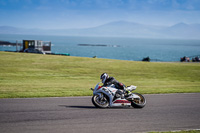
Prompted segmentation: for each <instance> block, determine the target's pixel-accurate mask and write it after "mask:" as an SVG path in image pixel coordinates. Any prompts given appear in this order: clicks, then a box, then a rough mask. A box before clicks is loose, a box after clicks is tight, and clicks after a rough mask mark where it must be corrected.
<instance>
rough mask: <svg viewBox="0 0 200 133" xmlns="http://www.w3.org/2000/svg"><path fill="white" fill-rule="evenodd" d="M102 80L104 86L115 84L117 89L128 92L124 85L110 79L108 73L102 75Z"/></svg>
mask: <svg viewBox="0 0 200 133" xmlns="http://www.w3.org/2000/svg"><path fill="white" fill-rule="evenodd" d="M100 79H101V81H102V83H103V86H108V85H111V84H114V85H115V87H116V88H117V89H120V90H122V91H126V90H125V85H124V84H122V83H120V82H118V81H117V80H116V79H115V78H114V77H109V75H108V74H107V73H103V74H101V76H100ZM128 93H129V92H128Z"/></svg>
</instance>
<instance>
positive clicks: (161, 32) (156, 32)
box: [0, 21, 200, 39]
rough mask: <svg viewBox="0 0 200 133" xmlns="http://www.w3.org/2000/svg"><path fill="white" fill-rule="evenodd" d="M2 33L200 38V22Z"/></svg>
mask: <svg viewBox="0 0 200 133" xmlns="http://www.w3.org/2000/svg"><path fill="white" fill-rule="evenodd" d="M0 34H30V35H32V34H34V35H69V36H112V37H145V38H184V39H199V38H200V24H185V23H178V24H175V25H173V26H169V27H167V26H156V25H144V24H139V23H134V22H127V21H116V22H111V23H107V24H104V25H100V26H97V27H91V28H84V29H49V30H44V29H25V28H17V27H11V26H0Z"/></svg>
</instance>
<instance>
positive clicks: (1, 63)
mask: <svg viewBox="0 0 200 133" xmlns="http://www.w3.org/2000/svg"><path fill="white" fill-rule="evenodd" d="M103 72H107V73H108V74H109V75H110V76H113V77H115V78H116V79H117V80H118V81H120V82H123V83H124V84H125V85H131V84H133V85H136V86H138V88H137V90H136V91H137V92H139V93H142V94H152V93H154V94H155V93H193V92H200V63H179V62H177V63H161V62H136V61H123V60H111V59H98V58H95V59H94V58H84V57H71V56H55V55H40V54H27V53H11V52H0V98H24V97H64V96H89V95H92V91H90V89H89V88H91V87H94V86H95V85H96V83H97V82H99V81H100V80H99V77H100V75H101V74H102V73H103Z"/></svg>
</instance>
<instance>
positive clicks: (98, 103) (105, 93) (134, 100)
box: [91, 82, 146, 108]
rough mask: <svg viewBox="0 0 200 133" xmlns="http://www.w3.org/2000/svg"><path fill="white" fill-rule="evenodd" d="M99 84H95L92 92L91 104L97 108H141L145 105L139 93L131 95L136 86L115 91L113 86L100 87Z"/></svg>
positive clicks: (144, 100)
mask: <svg viewBox="0 0 200 133" xmlns="http://www.w3.org/2000/svg"><path fill="white" fill-rule="evenodd" d="M100 83H101V82H99V83H97V85H96V86H95V88H94V89H93V88H91V90H92V91H93V97H92V103H93V104H94V106H95V107H97V108H108V107H124V106H128V107H131V106H132V107H134V108H143V107H144V106H145V105H146V99H145V98H144V96H143V95H141V94H139V93H133V91H134V90H135V89H136V88H137V86H134V85H131V86H127V87H126V88H125V90H126V91H129V92H130V93H127V92H125V91H124V90H120V89H117V88H116V87H115V85H114V84H112V85H110V86H106V87H105V86H100V85H99V84H100Z"/></svg>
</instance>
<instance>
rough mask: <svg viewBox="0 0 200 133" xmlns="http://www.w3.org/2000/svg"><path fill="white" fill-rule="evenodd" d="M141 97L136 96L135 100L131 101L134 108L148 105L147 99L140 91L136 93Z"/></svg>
mask: <svg viewBox="0 0 200 133" xmlns="http://www.w3.org/2000/svg"><path fill="white" fill-rule="evenodd" d="M134 94H135V95H137V96H138V97H139V98H135V99H134V100H133V101H131V106H132V107H134V108H143V107H144V106H145V105H146V99H145V98H144V96H143V95H141V94H139V93H134Z"/></svg>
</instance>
